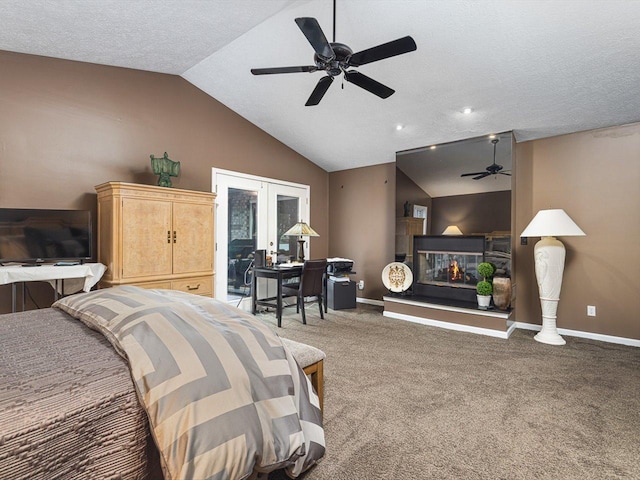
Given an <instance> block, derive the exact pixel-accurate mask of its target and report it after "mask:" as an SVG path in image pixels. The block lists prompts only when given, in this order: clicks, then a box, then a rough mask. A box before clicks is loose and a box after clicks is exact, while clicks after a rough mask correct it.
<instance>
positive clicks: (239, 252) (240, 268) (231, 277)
mask: <svg viewBox="0 0 640 480" xmlns="http://www.w3.org/2000/svg"><path fill="white" fill-rule="evenodd" d="M257 205H258V192H255V191H251V190H241V189H237V188H229V217H228V218H229V222H228V225H229V228H228V239H229V247H228V249H227V250H228V252H229V253H228V259H229V263H228V268H227V272H228V282H227V291H228V293H240V294H246V292H247V291H248V290H249V289H250V285H251V277H250V276H249V275H245V273H246V271H247V269H248V268H249V265H250V263H251V260H252V258H253V252H254V251H255V250H256V239H257V229H258V222H257Z"/></svg>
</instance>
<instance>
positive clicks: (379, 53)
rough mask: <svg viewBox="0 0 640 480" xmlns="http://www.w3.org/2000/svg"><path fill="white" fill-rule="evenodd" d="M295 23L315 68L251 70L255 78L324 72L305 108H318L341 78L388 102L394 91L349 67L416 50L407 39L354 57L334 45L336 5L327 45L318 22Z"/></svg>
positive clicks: (301, 20) (348, 50)
mask: <svg viewBox="0 0 640 480" xmlns="http://www.w3.org/2000/svg"><path fill="white" fill-rule="evenodd" d="M295 22H296V24H297V25H298V28H300V30H301V31H302V33H303V34H304V36H305V37H306V38H307V40H308V41H309V43H310V44H311V46H312V47H313V49H314V51H315V54H314V55H313V61H314V63H315V65H304V66H294V67H273V68H252V69H251V73H252V74H254V75H272V74H280V73H300V72H306V73H312V72H317V71H324V72H326V74H327V75H326V76H325V77H323V78H321V79H320V80H319V81H318V83H317V84H316V86H315V88H314V89H313V92H311V96H310V97H309V99H308V100H307V103H305V106H313V105H318V104H319V103H320V100H322V97H324V94H325V93H327V90H328V89H329V87H330V86H331V84H332V83H333V79H334V77H337V76H339V75H341V74H344V80H346V81H347V82H349V83H353V84H354V85H357V86H358V87H360V88H362V89H364V90H366V91H368V92H370V93H373V94H374V95H376V96H378V97H380V98H389V97H390V96H391V95H393V94H394V93H395V90H393V89H392V88H389V87H387V86H386V85H383V84H382V83H380V82H378V81H376V80H374V79H373V78H370V77H368V76H366V75H364V74H362V73H360V72H358V71H357V70H353V69H352V67H360V66H362V65H366V64H368V63H372V62H377V61H380V60H384V59H386V58H391V57H395V56H397V55H402V54H404V53H409V52H413V51H415V50H416V49H417V46H416V42H415V41H414V40H413V38H411V37H409V36H406V37H402V38H399V39H397V40H393V41H391V42H387V43H383V44H381V45H378V46H375V47H371V48H368V49H366V50H362V51H360V52H356V53H353V50H351V48H349V47H348V46H347V45H345V44H343V43H337V42H336V41H335V24H336V10H335V1H334V4H333V33H334V39H333V40H334V41H333V42H331V43H329V42H328V41H327V38H326V37H325V35H324V32H323V31H322V28H320V24H319V23H318V20H316V19H315V18H313V17H300V18H296V19H295Z"/></svg>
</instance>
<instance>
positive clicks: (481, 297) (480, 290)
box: [476, 262, 496, 308]
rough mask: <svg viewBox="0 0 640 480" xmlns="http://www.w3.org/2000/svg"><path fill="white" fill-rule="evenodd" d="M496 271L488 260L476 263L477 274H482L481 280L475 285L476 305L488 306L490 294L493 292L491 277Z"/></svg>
mask: <svg viewBox="0 0 640 480" xmlns="http://www.w3.org/2000/svg"><path fill="white" fill-rule="evenodd" d="M495 271H496V269H495V268H494V266H493V265H492V264H490V263H489V262H482V263H481V264H479V265H478V274H479V275H482V278H483V280H481V281H480V282H478V283H477V285H476V293H477V295H476V297H477V299H478V307H480V308H488V307H489V304H490V303H491V294H492V293H493V285H492V284H491V277H492V276H493V273H494V272H495Z"/></svg>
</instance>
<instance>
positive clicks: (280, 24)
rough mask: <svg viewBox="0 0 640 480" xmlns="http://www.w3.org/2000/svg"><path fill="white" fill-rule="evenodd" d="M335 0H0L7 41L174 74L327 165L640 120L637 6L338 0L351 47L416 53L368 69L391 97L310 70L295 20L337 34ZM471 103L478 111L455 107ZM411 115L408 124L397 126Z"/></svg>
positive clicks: (342, 35) (628, 1) (587, 1)
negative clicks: (405, 42) (407, 45)
mask: <svg viewBox="0 0 640 480" xmlns="http://www.w3.org/2000/svg"><path fill="white" fill-rule="evenodd" d="M332 3H333V2H331V1H330V0H302V1H293V0H208V1H205V0H199V1H198V0H182V1H180V0H134V1H127V0H101V1H97V0H47V1H45V0H1V1H0V27H1V28H0V49H4V50H10V51H17V52H24V53H33V54H38V55H47V56H52V57H59V58H66V59H72V60H80V61H86V62H94V63H102V64H108V65H117V66H124V67H130V68H139V69H144V70H152V71H158V72H165V73H172V74H180V75H182V76H183V77H184V78H185V79H187V80H188V81H189V82H191V83H193V84H194V85H196V86H197V87H199V88H200V89H202V90H203V91H205V92H207V93H208V94H210V95H211V96H212V97H214V98H216V99H217V100H219V101H221V102H222V103H224V104H225V105H227V106H228V107H229V108H231V109H233V110H234V111H236V112H237V113H238V114H240V115H242V116H243V117H245V118H247V119H248V120H249V121H251V122H253V123H254V124H256V125H257V126H258V127H260V128H262V129H263V130H265V131H266V132H268V133H269V134H271V135H273V136H274V137H276V138H277V139H279V140H280V141H282V142H283V143H284V144H286V145H288V146H289V147H291V148H293V149H294V150H296V151H298V152H299V153H300V154H302V155H304V156H305V157H307V158H309V159H310V160H311V161H312V162H314V163H316V164H318V165H320V166H321V167H322V168H324V169H326V170H328V171H335V170H342V169H346V168H353V167H360V166H366V165H372V164H379V163H386V162H393V161H394V160H395V152H397V151H402V150H408V149H415V148H419V147H421V146H425V145H431V144H439V143H444V142H451V141H454V140H459V139H464V138H471V137H477V136H480V135H485V134H488V133H492V132H504V131H509V130H513V131H514V133H515V137H516V140H517V141H525V140H530V139H535V138H541V137H547V136H552V135H558V134H562V133H570V132H575V131H581V130H587V129H592V128H598V127H604V126H610V125H618V124H624V123H631V122H637V121H640V62H638V60H637V55H638V52H639V51H640V28H638V25H640V2H639V1H634V0H580V1H578V0H556V1H553V2H551V1H542V0H537V1H531V0H519V1H517V2H514V1H512V0H480V1H472V0H446V1H445V0H442V1H438V0H433V1H426V0H338V1H337V26H336V30H337V32H336V40H337V41H338V42H341V43H346V44H347V45H349V46H350V47H351V48H352V49H353V50H354V51H359V50H363V49H365V48H369V47H372V46H374V45H378V44H380V43H385V42H388V41H390V40H394V39H397V38H399V37H403V36H405V35H411V36H412V37H413V38H414V39H415V41H416V43H417V45H418V49H417V51H415V52H411V53H408V54H405V55H401V56H398V57H394V58H390V59H386V60H383V61H380V62H376V63H372V64H368V65H364V66H362V67H359V69H358V70H359V71H360V72H362V73H364V74H366V75H368V76H370V77H372V78H374V79H376V80H378V81H379V82H382V83H384V84H385V85H388V86H389V87H391V88H393V89H395V90H396V93H395V94H394V95H392V96H391V97H389V98H388V99H386V100H382V99H380V98H378V97H376V96H374V95H372V94H370V93H368V92H366V91H364V90H362V89H360V88H359V87H357V86H355V85H352V84H345V85H344V89H342V88H341V83H342V82H340V81H336V82H334V83H333V86H332V87H331V88H330V89H329V91H328V92H327V94H326V95H325V97H324V98H323V100H322V102H321V103H320V105H318V106H316V107H305V106H304V103H305V102H306V100H307V98H308V97H309V95H310V93H311V91H312V90H313V88H314V86H315V84H316V82H317V81H318V79H320V78H321V77H322V75H323V73H321V72H316V73H296V74H285V75H268V76H253V75H251V74H250V72H249V70H250V68H256V67H273V66H290V65H309V64H312V63H313V50H312V48H311V46H310V45H309V43H308V42H307V40H306V39H305V37H304V36H303V35H302V33H301V32H300V30H299V29H298V27H297V26H296V24H295V22H294V19H295V18H296V17H300V16H310V17H315V18H317V19H318V21H319V23H320V25H321V26H322V28H323V29H324V32H325V34H326V36H327V38H329V39H330V40H331V37H332V34H333V32H332ZM466 106H470V107H472V108H473V109H474V111H473V112H472V113H471V114H470V115H464V114H462V113H461V110H462V109H463V107H466ZM397 124H402V125H403V126H404V128H403V129H402V130H396V125H397Z"/></svg>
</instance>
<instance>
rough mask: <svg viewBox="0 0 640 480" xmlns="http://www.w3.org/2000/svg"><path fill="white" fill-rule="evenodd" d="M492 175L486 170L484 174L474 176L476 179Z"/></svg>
mask: <svg viewBox="0 0 640 480" xmlns="http://www.w3.org/2000/svg"><path fill="white" fill-rule="evenodd" d="M489 175H491V174H490V173H489V172H484V173H483V174H482V175H478V176H477V177H473V179H474V180H480V179H481V178H484V177H488V176H489Z"/></svg>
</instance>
